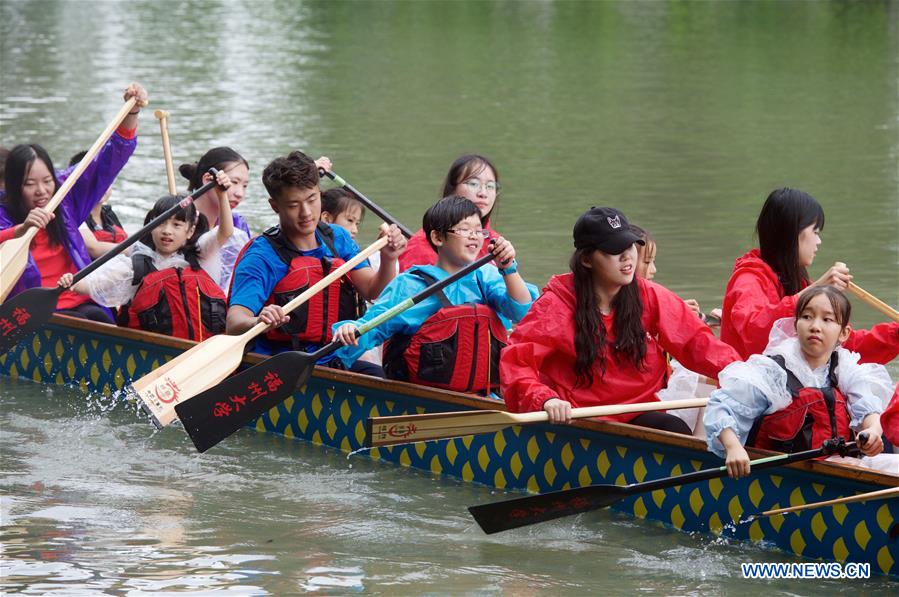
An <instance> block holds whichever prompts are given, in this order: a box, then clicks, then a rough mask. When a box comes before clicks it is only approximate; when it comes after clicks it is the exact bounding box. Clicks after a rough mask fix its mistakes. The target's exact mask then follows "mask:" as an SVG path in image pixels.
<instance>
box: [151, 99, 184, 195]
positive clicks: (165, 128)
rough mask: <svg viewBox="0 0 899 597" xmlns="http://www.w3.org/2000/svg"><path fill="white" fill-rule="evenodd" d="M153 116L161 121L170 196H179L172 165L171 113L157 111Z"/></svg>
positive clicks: (163, 153) (163, 151)
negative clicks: (170, 143) (170, 140)
mask: <svg viewBox="0 0 899 597" xmlns="http://www.w3.org/2000/svg"><path fill="white" fill-rule="evenodd" d="M153 115H154V116H156V119H157V120H159V132H160V133H161V134H162V155H163V157H164V158H165V177H166V180H168V183H169V194H171V195H177V194H178V187H177V185H176V184H175V165H174V164H172V147H171V145H169V124H168V123H169V113H168V112H167V111H165V110H156V111H155V112H153Z"/></svg>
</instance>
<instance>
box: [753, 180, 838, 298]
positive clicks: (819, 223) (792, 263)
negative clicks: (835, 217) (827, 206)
mask: <svg viewBox="0 0 899 597" xmlns="http://www.w3.org/2000/svg"><path fill="white" fill-rule="evenodd" d="M812 224H814V225H815V226H816V227H817V228H818V230H823V229H824V209H823V208H822V207H821V204H820V203H818V202H817V201H816V200H815V198H814V197H812V196H811V195H809V194H808V193H805V192H803V191H800V190H798V189H790V188H782V189H776V190H774V191H771V194H770V195H768V198H767V199H765V204H764V205H763V206H762V211H761V213H759V218H758V220H757V221H756V224H755V233H756V235H757V236H758V238H759V250H760V251H761V254H762V260H763V261H764V262H765V263H767V264H768V265H769V266H770V267H771V269H773V270H774V273H776V274H777V277H778V278H779V279H780V283H781V284H782V285H783V288H784V296H789V295H793V294H796V293H797V292H799V291H800V290H802V289H803V288H804V287H805V286H807V285H808V284H809V283H811V279H810V278H809V276H808V270H807V269H806V268H805V266H802V265H799V233H800V232H802V230H803V229H804V228H808V227H809V226H811V225H812Z"/></svg>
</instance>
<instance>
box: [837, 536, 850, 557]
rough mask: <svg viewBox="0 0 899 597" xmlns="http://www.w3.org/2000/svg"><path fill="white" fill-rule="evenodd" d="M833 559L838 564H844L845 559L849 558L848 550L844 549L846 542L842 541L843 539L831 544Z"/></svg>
mask: <svg viewBox="0 0 899 597" xmlns="http://www.w3.org/2000/svg"><path fill="white" fill-rule="evenodd" d="M833 557H834V558H835V559H836V560H837V561H838V562H845V561H846V558H847V557H849V550H848V549H846V542H845V541H843V538H842V537H840V538H839V539H837V540H836V541H835V542H834V544H833Z"/></svg>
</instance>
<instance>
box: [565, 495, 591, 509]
mask: <svg viewBox="0 0 899 597" xmlns="http://www.w3.org/2000/svg"><path fill="white" fill-rule="evenodd" d="M568 504H569V505H570V506H571V507H572V508H586V507H587V506H589V505H590V502H588V501H587V498H582V497H576V498H574V499H573V500H570V501H569V502H568Z"/></svg>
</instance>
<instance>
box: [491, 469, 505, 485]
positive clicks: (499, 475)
mask: <svg viewBox="0 0 899 597" xmlns="http://www.w3.org/2000/svg"><path fill="white" fill-rule="evenodd" d="M493 486H494V487H497V488H499V489H502V488H504V487H505V486H506V476H505V475H504V474H503V469H501V468H498V469H496V474H495V475H493Z"/></svg>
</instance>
